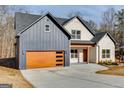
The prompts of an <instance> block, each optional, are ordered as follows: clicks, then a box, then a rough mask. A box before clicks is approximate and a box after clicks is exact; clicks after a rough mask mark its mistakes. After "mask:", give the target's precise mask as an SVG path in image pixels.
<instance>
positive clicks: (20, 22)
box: [14, 12, 116, 44]
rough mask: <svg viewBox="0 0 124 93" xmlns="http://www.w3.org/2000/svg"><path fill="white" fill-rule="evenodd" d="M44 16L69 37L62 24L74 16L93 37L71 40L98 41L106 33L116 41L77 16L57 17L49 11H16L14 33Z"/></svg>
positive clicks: (26, 27)
mask: <svg viewBox="0 0 124 93" xmlns="http://www.w3.org/2000/svg"><path fill="white" fill-rule="evenodd" d="M44 16H49V18H50V19H52V21H53V22H54V23H55V24H56V25H57V26H58V27H59V28H60V29H61V30H62V31H63V32H64V33H65V34H66V35H67V36H68V37H69V38H71V35H70V34H69V33H68V32H67V31H66V30H65V29H64V28H63V26H64V25H66V24H67V23H68V22H70V21H71V20H72V19H74V18H78V20H79V21H80V22H81V23H82V24H83V25H84V26H85V27H86V28H87V29H88V30H89V32H90V33H91V34H92V35H93V36H94V38H93V39H92V40H91V41H81V42H80V41H72V42H77V43H79V42H80V43H89V44H91V43H93V42H94V43H98V42H99V41H100V40H101V39H102V37H103V36H104V35H105V34H108V36H109V37H110V39H111V40H112V41H113V42H114V43H116V41H115V40H114V39H113V38H112V36H111V35H110V34H109V33H106V32H95V31H94V30H93V29H92V28H91V26H90V24H89V23H88V22H87V21H85V20H83V19H82V18H81V17H79V16H74V17H72V18H70V19H67V18H59V17H55V16H53V15H52V14H50V13H47V14H46V15H34V14H27V13H20V12H16V13H15V23H14V24H15V25H14V28H15V29H16V34H20V33H23V32H24V31H25V30H26V29H28V28H29V27H30V26H32V25H33V24H35V23H37V22H38V21H39V20H40V19H42V18H43V17H44Z"/></svg>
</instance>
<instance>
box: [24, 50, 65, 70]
mask: <svg viewBox="0 0 124 93" xmlns="http://www.w3.org/2000/svg"><path fill="white" fill-rule="evenodd" d="M63 65H64V51H27V52H26V68H27V69H28V68H44V67H55V66H63Z"/></svg>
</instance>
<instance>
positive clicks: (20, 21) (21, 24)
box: [14, 12, 41, 34]
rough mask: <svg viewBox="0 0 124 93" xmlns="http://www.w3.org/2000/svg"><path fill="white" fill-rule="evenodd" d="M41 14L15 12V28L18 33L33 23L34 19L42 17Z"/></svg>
mask: <svg viewBox="0 0 124 93" xmlns="http://www.w3.org/2000/svg"><path fill="white" fill-rule="evenodd" d="M40 17H41V15H34V14H27V13H20V12H16V13H15V23H14V28H15V29H16V34H17V33H19V32H20V31H22V30H23V29H25V28H26V27H27V26H29V25H30V24H32V23H33V22H34V21H36V20H37V19H38V18H40Z"/></svg>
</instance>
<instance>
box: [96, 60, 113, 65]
mask: <svg viewBox="0 0 124 93" xmlns="http://www.w3.org/2000/svg"><path fill="white" fill-rule="evenodd" d="M98 64H101V65H112V64H113V63H112V60H105V61H102V60H101V61H100V62H99V63H98Z"/></svg>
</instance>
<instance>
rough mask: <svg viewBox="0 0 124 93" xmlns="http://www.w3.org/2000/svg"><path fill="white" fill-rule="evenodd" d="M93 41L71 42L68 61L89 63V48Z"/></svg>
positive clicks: (92, 45)
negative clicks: (86, 42) (85, 42)
mask: <svg viewBox="0 0 124 93" xmlns="http://www.w3.org/2000/svg"><path fill="white" fill-rule="evenodd" d="M92 47H94V44H93V43H90V44H89V42H88V44H84V43H83V44H82V43H77V42H76V43H74V42H71V46H70V48H71V50H70V63H90V50H91V48H92Z"/></svg>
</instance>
